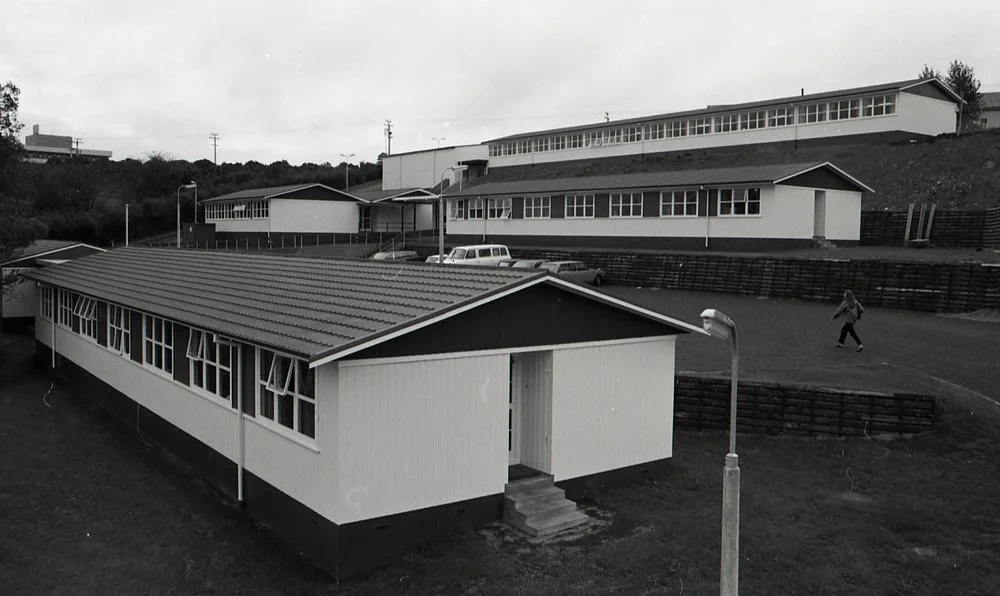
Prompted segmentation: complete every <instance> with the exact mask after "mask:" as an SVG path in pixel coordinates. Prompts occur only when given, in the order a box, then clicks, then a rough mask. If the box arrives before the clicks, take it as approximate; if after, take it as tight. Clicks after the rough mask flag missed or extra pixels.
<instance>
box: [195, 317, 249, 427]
mask: <svg viewBox="0 0 1000 596" xmlns="http://www.w3.org/2000/svg"><path fill="white" fill-rule="evenodd" d="M196 343H197V345H195V344H196ZM226 351H228V358H227V359H226V361H227V362H228V364H227V363H226V362H224V361H223V357H222V356H223V354H224V353H225V352H226ZM212 352H214V353H212ZM186 356H187V360H188V385H189V386H190V387H191V388H192V389H194V390H195V391H196V392H197V393H202V394H205V395H208V396H210V397H211V398H212V399H214V400H217V401H219V402H221V403H224V404H226V405H227V406H228V407H230V408H232V409H236V403H234V402H236V401H237V400H234V399H233V398H235V397H237V392H238V391H239V378H238V376H237V375H235V374H234V370H233V369H234V368H235V366H234V362H238V361H239V358H240V346H239V345H238V344H235V343H233V342H232V340H230V339H229V338H226V337H223V336H220V335H218V334H216V333H213V332H211V331H206V330H204V329H199V328H197V327H192V328H191V331H190V334H189V335H188V345H187V353H186ZM223 380H225V383H224V382H223ZM224 387H225V388H228V393H227V394H225V395H223V388H224Z"/></svg>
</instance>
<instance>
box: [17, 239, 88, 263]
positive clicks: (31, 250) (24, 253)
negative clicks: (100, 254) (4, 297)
mask: <svg viewBox="0 0 1000 596" xmlns="http://www.w3.org/2000/svg"><path fill="white" fill-rule="evenodd" d="M74 246H90V245H89V244H85V243H83V242H77V241H76V240H45V239H43V240H35V241H34V242H32V243H31V244H29V245H28V246H26V247H24V248H23V249H21V250H20V251H19V252H18V253H17V254H16V255H15V256H14V258H13V259H11V260H10V261H7V263H13V262H14V261H21V260H23V259H30V258H33V257H37V256H40V255H44V254H48V253H52V252H56V251H60V250H63V249H66V248H72V247H74ZM91 248H93V249H95V250H104V249H102V248H97V247H96V246H92V247H91ZM7 263H3V264H4V265H6V264H7Z"/></svg>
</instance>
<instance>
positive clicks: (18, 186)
mask: <svg viewBox="0 0 1000 596" xmlns="http://www.w3.org/2000/svg"><path fill="white" fill-rule="evenodd" d="M19 95H20V90H19V89H18V88H17V86H15V85H14V83H12V82H9V81H8V82H6V83H4V84H2V85H0V222H2V223H0V263H3V262H7V261H10V260H13V259H14V258H16V256H17V254H18V251H19V250H20V249H22V248H23V247H25V246H27V245H28V244H30V243H31V242H33V241H34V240H35V239H38V238H52V239H59V240H74V241H78V242H86V243H88V244H94V245H97V246H116V245H121V244H123V243H124V241H125V206H126V205H128V206H129V236H130V237H131V238H132V239H140V238H143V237H148V236H154V235H157V234H160V233H166V232H169V231H172V230H174V229H175V228H176V223H177V197H178V195H177V189H178V187H179V186H181V185H184V184H188V183H190V182H192V181H194V182H196V183H197V185H198V197H199V199H206V198H210V197H214V196H219V195H223V194H226V193H230V192H234V191H237V190H243V189H247V188H266V187H271V186H284V185H290V184H304V183H313V182H318V183H321V184H325V185H327V186H330V187H332V188H340V189H342V188H345V186H346V182H347V181H346V180H345V175H347V172H345V164H343V163H341V164H340V165H337V166H334V165H332V164H330V163H323V164H314V163H305V164H302V165H300V166H293V165H290V164H289V163H288V162H287V161H284V160H282V161H276V162H274V163H271V164H266V165H265V164H263V163H260V162H256V161H248V162H246V163H222V164H218V165H216V164H214V163H213V162H211V161H209V160H207V159H201V160H198V161H195V162H189V161H186V160H179V159H172V158H170V157H169V156H166V155H163V154H159V153H153V154H150V155H148V156H147V157H146V158H145V159H142V160H139V159H124V160H120V161H111V160H105V159H96V160H94V159H91V158H87V157H85V156H66V157H52V158H49V160H48V162H47V163H33V162H29V161H27V160H25V159H24V158H25V151H24V145H23V144H22V143H21V139H20V137H19V135H20V133H21V129H22V128H23V126H22V124H21V123H20V122H19V121H18V115H17V112H18V107H19ZM380 162H381V160H379V163H370V162H364V161H363V162H361V163H360V164H357V165H355V164H350V165H349V166H347V167H349V169H350V171H349V176H350V186H355V185H359V184H364V183H365V182H370V181H374V180H381V178H382V166H381V163H380ZM180 202H181V211H182V219H183V220H184V221H192V220H193V218H194V208H195V207H194V193H193V192H192V191H190V190H183V191H181V193H180ZM202 211H203V209H202ZM198 220H199V221H204V213H203V212H202V213H201V214H199V216H198Z"/></svg>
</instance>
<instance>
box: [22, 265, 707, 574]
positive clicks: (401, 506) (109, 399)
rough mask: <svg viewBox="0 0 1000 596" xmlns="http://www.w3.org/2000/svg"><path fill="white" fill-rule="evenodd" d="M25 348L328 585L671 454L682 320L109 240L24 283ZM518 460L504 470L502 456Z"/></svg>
mask: <svg viewBox="0 0 1000 596" xmlns="http://www.w3.org/2000/svg"><path fill="white" fill-rule="evenodd" d="M28 275H29V276H30V277H31V278H32V279H33V280H35V281H36V282H37V283H38V288H39V289H38V298H39V301H38V309H39V310H38V316H37V321H36V340H37V344H36V345H37V353H38V355H39V358H40V360H41V361H43V362H44V363H45V364H46V365H47V366H53V367H55V369H56V370H57V371H58V372H59V374H62V375H66V376H69V377H71V378H72V379H74V382H75V384H76V386H77V387H78V388H80V390H81V391H88V392H89V393H91V394H92V396H93V397H94V398H95V399H97V400H99V401H101V402H102V403H103V404H104V405H105V407H106V408H108V409H109V410H110V411H112V412H113V413H115V414H117V415H118V416H119V417H120V418H122V419H123V420H125V421H126V422H127V423H128V424H135V425H136V426H137V427H138V426H141V428H142V433H143V436H144V437H146V438H148V439H150V440H152V441H156V442H158V443H159V444H160V445H162V446H164V447H165V448H167V449H169V450H171V451H172V452H174V453H175V454H177V455H178V456H179V457H180V458H182V459H183V460H184V461H186V462H187V463H188V464H190V465H191V466H192V467H194V468H195V469H196V470H198V471H200V472H201V473H202V474H204V475H205V477H206V478H207V479H208V480H209V481H211V482H212V483H214V484H215V485H216V486H218V487H219V488H220V489H221V490H223V491H225V492H226V493H228V494H229V495H232V496H233V497H235V498H236V499H238V500H239V501H240V502H242V503H243V504H245V506H246V508H247V511H248V512H249V513H250V515H252V516H254V517H255V518H257V519H260V520H262V521H263V522H265V523H266V524H267V525H268V526H270V527H272V528H273V529H274V530H275V531H277V532H278V533H279V534H281V535H282V536H283V537H284V538H285V539H287V541H288V542H289V543H291V544H292V545H293V546H294V547H295V548H297V549H299V550H301V551H302V552H304V553H305V554H306V555H308V556H309V557H310V558H311V559H312V560H313V561H315V562H316V563H317V564H318V565H320V566H321V567H322V568H324V569H325V570H327V571H328V572H329V573H331V574H332V575H333V576H334V577H338V578H344V577H349V576H351V575H355V574H357V573H360V572H363V571H365V570H367V569H371V568H372V567H374V566H377V565H380V564H382V563H385V562H386V561H389V560H391V559H393V558H396V557H398V556H400V555H401V554H402V553H404V552H405V551H406V550H407V549H409V548H412V547H413V546H414V545H417V544H419V543H421V542H424V541H426V540H428V539H430V538H432V537H434V536H439V535H441V534H444V533H447V532H450V531H454V530H460V529H472V528H476V527H478V526H481V525H484V524H488V523H491V522H494V521H496V520H498V519H500V518H501V515H502V508H503V505H502V503H503V498H504V493H505V490H506V487H507V483H508V480H511V479H513V478H512V475H513V472H512V470H513V469H514V468H513V467H512V466H515V465H516V466H524V467H528V468H532V469H534V470H536V471H538V472H542V473H545V474H548V475H551V479H552V481H554V482H555V483H556V484H557V485H559V486H560V487H563V488H564V489H565V490H566V492H567V495H568V496H573V495H579V494H583V493H585V492H586V491H589V490H592V488H591V487H593V486H595V484H594V483H598V482H599V483H613V482H622V481H629V480H631V479H638V478H642V477H647V476H646V475H655V474H657V473H659V472H661V471H662V470H663V469H665V467H666V466H668V464H669V461H670V459H671V457H672V455H673V451H672V443H673V441H672V436H673V435H672V428H673V391H674V389H673V387H674V353H675V346H676V337H677V336H678V335H679V334H683V333H688V332H693V333H703V332H702V330H701V329H700V328H699V327H695V326H692V325H689V324H687V323H684V322H682V321H680V320H677V319H674V318H671V317H669V316H666V315H663V314H659V313H655V312H651V311H649V310H646V309H644V308H642V307H639V306H636V305H634V304H632V303H629V302H626V301H622V300H619V299H616V298H612V297H610V296H607V295H605V294H601V293H599V292H596V291H594V290H591V289H588V288H586V287H583V286H580V285H577V284H574V283H572V282H568V281H565V280H562V279H559V278H556V277H553V276H551V275H549V274H548V273H547V272H544V271H538V270H517V269H498V268H480V267H449V266H438V265H432V264H428V263H406V262H403V263H400V262H385V261H366V260H332V259H329V260H328V259H309V258H291V257H281V256H272V255H260V254H234V253H220V252H212V251H185V250H176V249H174V250H171V249H140V248H123V249H119V250H115V251H113V252H109V253H106V254H100V255H93V256H90V257H86V258H83V259H79V260H75V261H72V262H69V263H66V264H63V265H60V266H56V267H49V268H46V269H41V270H36V271H33V272H31V273H29V274H28ZM518 469H520V468H518Z"/></svg>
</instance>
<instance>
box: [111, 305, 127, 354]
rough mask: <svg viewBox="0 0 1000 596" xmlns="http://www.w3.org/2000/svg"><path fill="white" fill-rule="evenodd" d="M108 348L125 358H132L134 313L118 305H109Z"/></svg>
mask: <svg viewBox="0 0 1000 596" xmlns="http://www.w3.org/2000/svg"><path fill="white" fill-rule="evenodd" d="M107 313H108V320H107V329H108V346H107V348H108V349H109V350H111V351H112V352H114V353H116V354H118V355H119V356H122V357H123V358H131V357H132V311H131V310H129V309H127V308H125V307H124V306H119V305H117V304H114V303H111V302H108V303H107Z"/></svg>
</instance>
